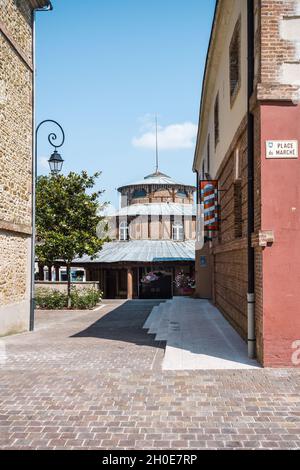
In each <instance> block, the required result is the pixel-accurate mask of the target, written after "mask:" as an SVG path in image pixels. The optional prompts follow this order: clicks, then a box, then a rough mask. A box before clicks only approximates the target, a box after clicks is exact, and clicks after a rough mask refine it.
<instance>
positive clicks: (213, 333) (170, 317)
mask: <svg viewBox="0 0 300 470" xmlns="http://www.w3.org/2000/svg"><path fill="white" fill-rule="evenodd" d="M143 328H144V329H146V330H148V334H151V335H155V341H165V342H166V348H165V355H164V359H163V363H162V369H163V370H211V369H249V368H250V369H252V368H256V367H259V365H258V363H257V362H256V361H254V360H250V359H248V357H247V345H246V343H245V342H244V341H243V340H242V338H241V337H240V336H239V335H238V333H237V332H236V331H235V330H234V329H233V328H232V326H231V325H230V324H229V323H228V322H227V321H226V320H225V318H224V317H223V316H222V315H221V313H220V312H219V310H218V309H217V308H215V307H214V306H213V305H212V304H211V303H210V302H209V301H207V300H202V299H192V298H188V297H174V298H173V299H172V300H168V301H166V302H163V303H161V304H159V305H158V306H156V307H154V308H153V310H152V311H151V313H150V315H149V317H148V318H147V320H146V322H145V324H144V326H143Z"/></svg>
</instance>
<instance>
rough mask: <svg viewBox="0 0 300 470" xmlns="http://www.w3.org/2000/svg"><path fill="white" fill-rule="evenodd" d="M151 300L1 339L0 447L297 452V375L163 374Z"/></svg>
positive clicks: (68, 316)
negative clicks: (150, 330) (150, 323)
mask: <svg viewBox="0 0 300 470" xmlns="http://www.w3.org/2000/svg"><path fill="white" fill-rule="evenodd" d="M154 305H156V303H155V302H151V301H145V302H144V301H130V302H125V303H124V302H118V301H116V302H115V303H112V302H111V303H109V304H108V305H107V306H105V307H104V308H102V309H100V310H98V311H94V312H71V313H63V312H53V313H45V312H39V313H38V315H37V317H38V320H37V329H36V331H35V332H34V333H31V334H30V333H26V334H22V335H18V336H11V337H7V338H5V339H3V340H1V348H0V369H1V382H0V392H1V394H0V395H1V396H0V448H2V449H6V448H11V447H12V448H15V449H21V448H22V449H23V448H25V449H46V448H50V449H60V448H68V449H77V448H78V449H79V448H80V449H82V448H85V449H89V448H90V449H95V448H102V449H116V448H118V449H133V448H135V449H151V448H153V449H170V448H173V449H176V448H180V449H220V448H235V449H243V448H244V449H249V448H250V449H251V448H255V449H256V448H263V449H278V448H289V449H296V448H300V393H299V390H300V371H296V370H262V369H253V370H241V371H240V370H223V371H222V370H218V371H209V370H206V371H194V372H193V371H179V372H175V371H165V372H163V371H162V370H161V363H162V359H163V355H164V343H155V342H154V340H153V337H151V335H148V334H147V332H146V331H145V330H143V329H142V325H143V323H144V322H145V319H146V317H147V315H148V314H149V313H150V311H151V309H152V307H153V306H154Z"/></svg>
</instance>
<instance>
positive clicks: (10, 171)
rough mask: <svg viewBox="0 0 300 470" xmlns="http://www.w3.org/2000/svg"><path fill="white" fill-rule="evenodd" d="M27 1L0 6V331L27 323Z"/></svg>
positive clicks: (29, 105) (29, 167)
mask: <svg viewBox="0 0 300 470" xmlns="http://www.w3.org/2000/svg"><path fill="white" fill-rule="evenodd" d="M31 8H32V4H31V2H29V0H19V1H16V0H2V1H1V8H0V128H1V134H0V335H3V334H8V333H15V332H17V331H23V330H25V329H27V328H28V324H29V320H28V318H29V297H30V235H31V173H32V78H33V73H32V10H31Z"/></svg>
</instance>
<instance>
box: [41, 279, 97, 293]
mask: <svg viewBox="0 0 300 470" xmlns="http://www.w3.org/2000/svg"><path fill="white" fill-rule="evenodd" d="M71 286H72V287H76V289H77V290H80V291H82V290H87V289H95V290H99V289H100V283H99V282H98V281H88V282H72V283H71ZM35 288H36V289H40V288H42V289H49V290H58V291H60V292H67V288H68V283H67V282H56V281H53V282H49V281H36V282H35Z"/></svg>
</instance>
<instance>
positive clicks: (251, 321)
mask: <svg viewBox="0 0 300 470" xmlns="http://www.w3.org/2000/svg"><path fill="white" fill-rule="evenodd" d="M247 2H248V5H247V7H248V8H247V10H248V21H247V29H248V33H247V35H248V41H247V43H248V110H247V117H248V119H247V122H248V125H247V127H248V128H247V137H248V151H247V163H248V233H247V235H248V294H247V317H248V356H249V358H251V359H253V358H254V357H255V355H256V336H255V253H254V248H253V246H252V234H253V232H254V116H253V114H252V112H251V107H250V99H251V97H252V95H253V91H254V1H253V0H247Z"/></svg>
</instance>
